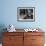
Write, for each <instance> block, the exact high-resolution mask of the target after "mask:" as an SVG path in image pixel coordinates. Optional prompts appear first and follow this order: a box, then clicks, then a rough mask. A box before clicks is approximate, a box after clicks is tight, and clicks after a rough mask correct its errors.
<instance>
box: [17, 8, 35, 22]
mask: <svg viewBox="0 0 46 46" xmlns="http://www.w3.org/2000/svg"><path fill="white" fill-rule="evenodd" d="M17 20H18V21H24V22H33V21H35V7H18V8H17Z"/></svg>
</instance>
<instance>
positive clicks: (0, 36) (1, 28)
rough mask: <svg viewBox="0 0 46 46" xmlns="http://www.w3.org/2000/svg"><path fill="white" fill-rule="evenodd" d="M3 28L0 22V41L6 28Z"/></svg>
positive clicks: (0, 41)
mask: <svg viewBox="0 0 46 46" xmlns="http://www.w3.org/2000/svg"><path fill="white" fill-rule="evenodd" d="M4 28H6V27H5V25H4V24H0V43H2V36H3V34H2V33H3V32H5V31H6V29H5V30H4Z"/></svg>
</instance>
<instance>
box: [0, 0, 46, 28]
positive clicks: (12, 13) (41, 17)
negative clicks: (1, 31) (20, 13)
mask: <svg viewBox="0 0 46 46" xmlns="http://www.w3.org/2000/svg"><path fill="white" fill-rule="evenodd" d="M0 4H1V5H0V6H1V9H0V10H1V14H0V25H3V27H4V26H7V25H9V24H13V25H14V26H15V27H16V28H29V27H30V28H37V27H42V28H46V21H45V20H46V5H45V4H46V0H20V1H19V0H0ZM17 7H35V22H18V21H17Z"/></svg>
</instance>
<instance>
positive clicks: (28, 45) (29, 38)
mask: <svg viewBox="0 0 46 46" xmlns="http://www.w3.org/2000/svg"><path fill="white" fill-rule="evenodd" d="M44 34H45V33H44V32H4V33H3V42H2V44H3V46H44Z"/></svg>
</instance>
